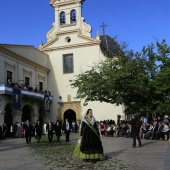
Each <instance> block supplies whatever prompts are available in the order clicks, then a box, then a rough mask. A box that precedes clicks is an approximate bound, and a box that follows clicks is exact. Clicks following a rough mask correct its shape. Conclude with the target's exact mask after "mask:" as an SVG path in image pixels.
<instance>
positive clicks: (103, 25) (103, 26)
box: [100, 22, 108, 35]
mask: <svg viewBox="0 0 170 170" xmlns="http://www.w3.org/2000/svg"><path fill="white" fill-rule="evenodd" d="M107 26H108V25H105V24H104V22H103V24H102V25H101V26H100V27H102V28H103V35H104V34H105V27H107Z"/></svg>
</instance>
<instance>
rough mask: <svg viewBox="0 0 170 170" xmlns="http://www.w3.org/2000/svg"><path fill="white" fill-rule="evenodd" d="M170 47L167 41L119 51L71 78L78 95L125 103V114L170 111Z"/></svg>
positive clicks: (86, 101) (83, 97) (90, 98)
mask: <svg viewBox="0 0 170 170" xmlns="http://www.w3.org/2000/svg"><path fill="white" fill-rule="evenodd" d="M169 54H170V47H169V46H168V45H167V44H166V41H165V40H162V42H161V43H159V42H157V43H156V48H155V46H154V44H151V45H148V46H147V47H143V49H142V51H141V52H140V53H139V52H137V53H134V52H133V51H132V50H130V51H120V53H119V55H118V56H117V59H113V58H107V59H106V60H105V61H102V62H100V63H98V64H96V65H95V66H94V67H93V69H91V70H88V71H86V72H84V73H82V74H79V75H77V77H76V78H75V79H74V80H70V82H71V87H73V88H77V98H79V99H85V103H84V104H85V105H87V104H88V102H89V101H100V102H107V103H111V104H116V105H120V104H124V105H125V106H126V107H125V108H126V109H125V113H126V114H129V113H140V114H145V113H146V112H151V113H160V114H162V113H169V112H170V106H169V99H170V86H169V84H170V57H169Z"/></svg>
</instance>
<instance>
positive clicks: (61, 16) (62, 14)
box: [60, 12, 66, 25]
mask: <svg viewBox="0 0 170 170" xmlns="http://www.w3.org/2000/svg"><path fill="white" fill-rule="evenodd" d="M65 24H66V17H65V12H61V13H60V25H65Z"/></svg>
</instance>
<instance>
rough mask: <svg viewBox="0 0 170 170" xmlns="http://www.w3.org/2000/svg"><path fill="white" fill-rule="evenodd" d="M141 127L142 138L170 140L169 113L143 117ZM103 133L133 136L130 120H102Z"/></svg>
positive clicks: (109, 135)
mask: <svg viewBox="0 0 170 170" xmlns="http://www.w3.org/2000/svg"><path fill="white" fill-rule="evenodd" d="M139 120H140V122H141V126H140V128H139V136H140V139H146V140H160V139H161V140H165V141H168V140H170V124H169V122H170V120H169V118H168V116H167V115H165V116H164V117H163V118H161V116H154V117H151V118H149V119H147V118H146V117H141V118H140V119H139ZM99 123H100V128H101V133H102V135H103V136H107V137H126V138H129V137H132V133H131V130H132V129H131V127H132V126H131V124H130V120H126V121H119V122H117V124H116V123H115V121H113V120H105V121H100V122H99Z"/></svg>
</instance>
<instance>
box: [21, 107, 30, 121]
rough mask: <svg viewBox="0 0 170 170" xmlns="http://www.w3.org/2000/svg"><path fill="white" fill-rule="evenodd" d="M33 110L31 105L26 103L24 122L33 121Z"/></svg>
mask: <svg viewBox="0 0 170 170" xmlns="http://www.w3.org/2000/svg"><path fill="white" fill-rule="evenodd" d="M31 110H32V108H31V107H30V106H29V105H25V106H24V107H23V108H22V118H21V121H22V122H25V121H26V120H29V121H30V122H31Z"/></svg>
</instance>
